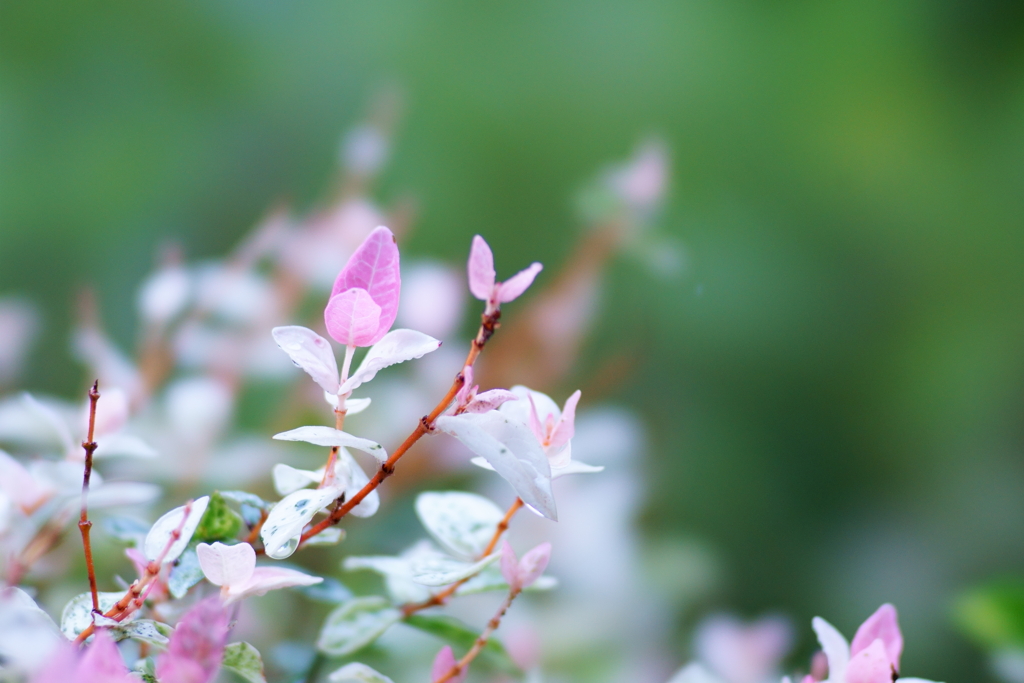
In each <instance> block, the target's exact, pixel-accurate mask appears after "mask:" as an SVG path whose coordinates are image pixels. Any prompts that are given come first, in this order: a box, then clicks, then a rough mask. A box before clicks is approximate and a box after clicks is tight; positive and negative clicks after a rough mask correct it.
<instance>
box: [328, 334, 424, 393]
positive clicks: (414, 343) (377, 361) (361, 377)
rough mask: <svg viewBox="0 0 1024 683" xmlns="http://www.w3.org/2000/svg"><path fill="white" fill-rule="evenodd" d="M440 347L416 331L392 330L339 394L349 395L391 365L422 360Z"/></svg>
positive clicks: (372, 350)
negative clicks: (421, 358) (416, 359)
mask: <svg viewBox="0 0 1024 683" xmlns="http://www.w3.org/2000/svg"><path fill="white" fill-rule="evenodd" d="M440 346H441V342H439V341H438V340H436V339H434V338H433V337H431V336H430V335H427V334H423V333H422V332H417V331H416V330H391V331H390V332H388V333H387V334H385V335H384V337H383V338H382V339H381V340H380V341H379V342H377V343H376V344H374V345H373V346H371V347H370V350H369V351H367V352H366V356H365V357H364V358H363V362H362V363H360V364H359V367H358V368H356V371H355V372H353V373H352V376H351V377H349V378H348V379H347V380H345V382H344V383H343V384H342V385H341V388H340V389H339V390H338V393H339V394H348V393H350V392H352V391H353V390H354V389H355V388H356V387H358V386H360V385H361V384H365V383H366V382H369V381H370V380H371V379H373V378H374V376H376V374H377V373H378V372H380V371H381V370H383V369H384V368H386V367H388V366H389V365H394V364H396V363H404V362H405V361H407V360H412V359H414V358H420V357H422V356H424V355H426V354H428V353H430V352H431V351H436V350H437V349H438V347H440Z"/></svg>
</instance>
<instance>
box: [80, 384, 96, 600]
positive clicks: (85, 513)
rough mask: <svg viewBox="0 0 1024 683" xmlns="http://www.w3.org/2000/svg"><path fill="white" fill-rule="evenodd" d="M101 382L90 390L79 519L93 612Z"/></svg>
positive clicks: (83, 443) (83, 445)
mask: <svg viewBox="0 0 1024 683" xmlns="http://www.w3.org/2000/svg"><path fill="white" fill-rule="evenodd" d="M99 385H100V381H99V380H96V381H95V382H93V383H92V389H90V390H89V431H88V434H87V435H86V437H85V441H83V442H82V448H83V449H85V474H84V475H83V476H82V514H81V516H80V517H79V518H78V530H79V531H81V532H82V546H83V547H84V548H85V568H86V570H87V571H88V572H89V592H91V593H92V611H93V612H99V611H100V598H99V592H98V591H97V590H96V568H95V567H94V566H93V563H92V544H91V543H90V542H89V532H90V531H91V530H92V522H90V521H89V504H88V498H89V477H90V476H91V475H92V454H93V453H95V452H96V440H95V436H96V404H97V403H99V400H100V391H99Z"/></svg>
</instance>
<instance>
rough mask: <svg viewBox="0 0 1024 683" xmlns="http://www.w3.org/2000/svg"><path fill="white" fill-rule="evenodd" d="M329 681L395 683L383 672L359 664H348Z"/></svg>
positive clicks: (336, 682)
mask: <svg viewBox="0 0 1024 683" xmlns="http://www.w3.org/2000/svg"><path fill="white" fill-rule="evenodd" d="M327 680H328V681H330V682H331V683H394V681H392V680H391V679H390V678H388V677H387V676H385V675H384V674H382V673H381V672H379V671H374V670H373V669H371V668H370V667H368V666H366V665H365V664H360V663H359V662H352V663H351V664H346V665H345V666H343V667H341V668H340V669H338V670H337V671H335V672H334V673H332V674H331V675H330V676H328V677H327Z"/></svg>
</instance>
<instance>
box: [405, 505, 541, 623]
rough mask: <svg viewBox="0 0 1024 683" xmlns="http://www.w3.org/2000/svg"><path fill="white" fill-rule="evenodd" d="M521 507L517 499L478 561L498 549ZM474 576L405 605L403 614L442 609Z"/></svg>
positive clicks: (495, 530)
mask: <svg viewBox="0 0 1024 683" xmlns="http://www.w3.org/2000/svg"><path fill="white" fill-rule="evenodd" d="M521 507H523V499H522V498H516V499H515V502H513V503H512V505H511V506H510V507H509V509H508V512H506V513H505V516H504V517H503V518H502V519H501V521H500V522H498V525H497V527H495V529H494V535H493V536H491V540H490V542H489V543H488V544H487V547H486V548H484V551H483V553H481V554H480V557H479V558H477V559H483V558H485V557H487V556H488V555H490V554H491V553H493V552H494V549H495V548H496V547H498V541H500V540H501V535H502V534H503V533H505V532H506V531H507V530H508V523H509V522H510V521H511V520H512V518H513V517H514V516H515V514H516V513H517V512H519V508H521ZM474 576H476V574H473V575H472V576H467V577H466V578H464V579H461V580H459V581H456V582H455V583H453V584H452V585H450V586H448V587H447V588H445V589H444V590H443V591H441V592H439V593H435V594H434V595H432V596H430V598H429V599H428V600H424V601H423V602H414V603H409V604H407V605H403V606H402V614H403V615H404V616H409V615H411V614H415V613H416V612H419V611H420V610H424V609H427V608H428V607H440V606H441V605H444V604H445V603H447V602H448V598H450V597H452V596H453V595H455V591H457V590H459V588H460V587H461V586H462V584H464V583H466V582H467V581H469V580H470V579H472V578H473V577H474Z"/></svg>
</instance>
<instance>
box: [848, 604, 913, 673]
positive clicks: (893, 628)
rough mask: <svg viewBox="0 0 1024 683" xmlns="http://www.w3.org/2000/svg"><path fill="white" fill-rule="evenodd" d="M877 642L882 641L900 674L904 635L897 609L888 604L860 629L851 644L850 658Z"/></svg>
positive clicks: (880, 608)
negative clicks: (901, 630)
mask: <svg viewBox="0 0 1024 683" xmlns="http://www.w3.org/2000/svg"><path fill="white" fill-rule="evenodd" d="M875 640H881V641H882V644H883V645H884V647H885V652H886V655H887V656H888V658H889V662H890V663H891V664H892V667H893V669H894V670H895V671H896V672H899V669H900V655H901V654H903V634H902V633H901V632H900V625H899V621H898V619H897V614H896V608H895V607H893V606H892V605H891V604H889V603H886V604H884V605H882V606H881V607H879V608H878V609H877V610H875V613H874V614H872V615H871V616H870V617H868V618H867V619H866V620H865V621H864V623H863V624H861V625H860V628H858V629H857V633H856V635H854V636H853V641H852V642H851V643H850V656H851V657H856V656H857V654H858V653H859V652H861V651H862V650H866V649H867V648H869V647H871V646H872V644H873V643H874V642H875Z"/></svg>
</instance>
